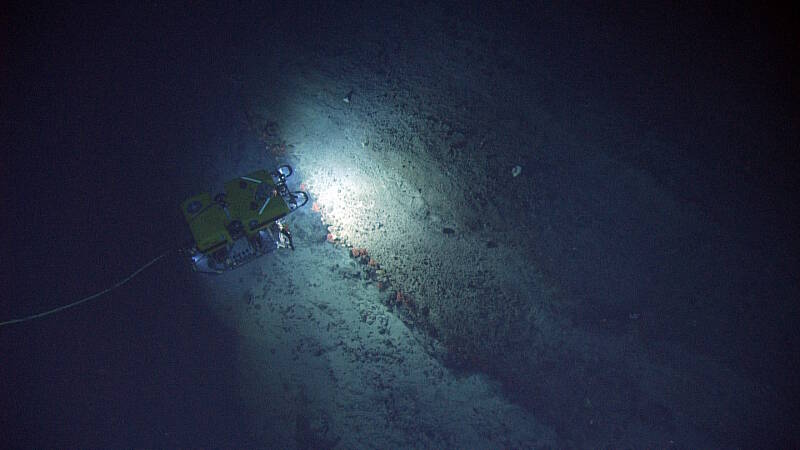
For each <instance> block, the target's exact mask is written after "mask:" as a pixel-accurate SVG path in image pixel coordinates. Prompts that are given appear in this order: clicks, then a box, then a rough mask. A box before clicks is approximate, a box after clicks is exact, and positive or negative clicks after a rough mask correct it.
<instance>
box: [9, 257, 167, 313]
mask: <svg viewBox="0 0 800 450" xmlns="http://www.w3.org/2000/svg"><path fill="white" fill-rule="evenodd" d="M171 251H172V250H170V251H167V252H164V253H162V254H161V255H159V256H157V257H155V258H153V259H152V260H151V261H150V262H149V263H147V264H145V265H143V266H142V267H140V268H139V270H137V271H136V272H133V273H132V274H130V275H128V277H127V278H125V279H124V280H122V281H120V282H118V283H117V284H115V285H113V286H111V287H110V288H108V289H105V290H103V291H100V292H98V293H96V294H94V295H90V296H88V297H86V298H82V299H80V300H78V301H76V302H73V303H70V304H68V305H64V306H59V307H58V308H55V309H51V310H49V311H45V312H41V313H39V314H33V315H30V316H27V317H21V318H19V319H11V320H6V321H5V322H0V327H4V326H6V325H11V324H14V323H20V322H27V321H29V320H33V319H38V318H40V317H45V316H49V315H50V314H55V313H57V312H59V311H63V310H65V309H68V308H72V307H73V306H78V305H80V304H81V303H86V302H88V301H89V300H94V299H96V298H97V297H101V296H103V295H105V294H108V293H109V292H111V291H113V290H114V289H116V288H118V287H120V286H122V285H123V284H125V283H127V282H128V281H131V279H133V277H135V276H136V275H139V273H140V272H141V271H143V270H145V269H147V268H148V267H150V266H152V265H153V264H155V263H156V261H158V260H159V259H161V258H163V257H165V256H167V255H168V254H169V253H170V252H171Z"/></svg>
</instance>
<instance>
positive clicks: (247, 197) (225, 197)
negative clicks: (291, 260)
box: [181, 165, 308, 273]
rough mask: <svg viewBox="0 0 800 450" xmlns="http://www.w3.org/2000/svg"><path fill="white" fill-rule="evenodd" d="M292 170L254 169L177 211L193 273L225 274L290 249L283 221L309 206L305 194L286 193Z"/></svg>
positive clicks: (186, 202) (290, 242)
mask: <svg viewBox="0 0 800 450" xmlns="http://www.w3.org/2000/svg"><path fill="white" fill-rule="evenodd" d="M293 172H294V171H293V170H292V168H291V166H288V165H284V166H280V167H278V168H277V169H276V170H274V171H272V172H269V171H267V170H257V171H255V172H252V173H250V174H248V175H246V176H241V177H238V178H234V179H233V180H230V181H228V182H227V183H225V192H222V193H219V194H217V195H215V196H214V197H212V196H211V194H209V193H207V192H204V193H202V194H198V195H195V196H193V197H190V198H188V199H186V200H185V201H184V202H183V203H182V204H181V211H183V217H184V218H185V219H186V223H187V224H188V225H189V229H190V230H191V232H192V237H193V242H192V244H191V245H190V247H189V248H188V249H187V251H186V253H187V254H188V255H189V256H190V259H191V265H192V269H193V270H195V271H198V272H205V273H223V272H226V271H229V270H232V269H235V268H237V267H240V266H242V265H244V264H246V263H248V262H250V261H252V260H254V259H256V258H257V257H259V256H262V255H264V254H267V253H270V252H272V251H273V250H275V249H277V248H291V249H292V250H294V244H293V243H292V235H291V233H290V231H289V227H288V226H287V225H286V224H285V223H284V218H285V217H286V216H287V215H289V214H291V213H292V212H294V211H295V210H297V209H298V208H300V207H302V206H303V205H305V204H306V203H307V202H308V194H306V193H305V192H303V191H295V192H291V191H289V188H288V187H287V186H286V179H287V178H289V177H290V176H292V173H293Z"/></svg>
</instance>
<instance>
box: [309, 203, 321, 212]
mask: <svg viewBox="0 0 800 450" xmlns="http://www.w3.org/2000/svg"><path fill="white" fill-rule="evenodd" d="M319 209H320V208H319V203H317V202H314V203H313V204H311V210H312V211H314V212H315V213H318V212H319Z"/></svg>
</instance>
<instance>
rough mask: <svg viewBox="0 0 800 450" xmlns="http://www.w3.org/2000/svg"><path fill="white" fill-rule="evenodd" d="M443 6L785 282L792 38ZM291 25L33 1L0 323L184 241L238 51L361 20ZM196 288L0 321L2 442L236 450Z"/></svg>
mask: <svg viewBox="0 0 800 450" xmlns="http://www.w3.org/2000/svg"><path fill="white" fill-rule="evenodd" d="M449 8H451V11H452V14H453V16H454V17H463V18H464V19H469V20H473V21H477V22H480V21H482V20H485V22H484V24H485V26H488V27H493V28H494V29H497V30H503V31H502V32H498V35H499V36H503V40H502V42H498V45H499V46H502V48H503V51H502V52H498V54H500V53H503V54H507V55H508V54H511V55H516V58H515V61H516V62H514V63H515V64H522V65H524V64H525V61H526V58H527V57H535V58H537V60H538V61H546V62H547V63H548V67H549V68H548V70H550V71H551V73H552V74H553V76H554V77H555V78H556V79H557V80H558V83H559V84H558V85H557V87H558V89H554V91H553V92H552V93H550V94H549V97H547V96H546V97H547V98H545V100H548V101H549V102H550V104H551V108H552V110H553V111H554V113H556V114H563V116H564V117H565V120H566V119H567V118H569V116H570V115H571V114H574V112H573V111H574V109H575V106H574V105H577V104H581V103H582V102H590V103H592V104H594V105H600V106H601V107H602V108H606V109H607V110H608V111H611V112H612V114H614V115H621V116H624V117H627V118H629V120H630V122H629V124H630V126H631V127H633V128H635V129H636V130H639V131H640V132H642V133H644V134H650V135H654V136H657V137H659V138H660V139H663V140H664V142H666V143H667V144H669V148H672V149H675V150H674V151H675V153H674V154H670V155H664V154H663V153H659V152H658V151H654V152H642V151H641V150H640V149H633V148H631V149H626V148H620V149H619V150H618V152H617V153H616V154H615V155H614V156H616V157H618V158H620V159H622V160H625V161H627V162H631V163H634V164H635V165H637V167H642V168H645V169H646V170H648V171H650V172H651V173H653V174H654V175H655V176H656V177H660V179H662V180H664V182H665V183H666V184H668V185H669V184H670V180H675V179H677V180H681V181H680V182H675V183H673V184H672V185H671V189H673V190H674V192H675V193H676V194H677V195H678V196H679V197H682V198H684V199H685V200H686V201H691V202H696V203H698V204H701V205H703V207H705V208H707V210H708V211H710V214H711V215H712V218H713V219H712V220H714V221H716V222H718V223H721V224H722V225H723V226H725V227H727V228H728V229H731V230H734V231H733V232H732V233H733V234H734V235H736V236H740V237H741V239H740V242H739V243H738V244H737V245H739V246H740V247H737V248H740V249H743V250H741V251H744V252H749V251H750V250H752V252H756V253H759V254H760V255H763V256H762V258H763V259H764V260H768V261H771V262H772V263H774V264H775V266H776V267H777V268H778V269H777V270H781V271H782V272H781V273H792V270H793V269H792V268H793V267H794V268H796V262H797V261H796V256H795V255H796V250H797V246H796V238H795V237H794V234H793V233H792V231H793V230H796V225H797V223H796V221H795V219H794V217H793V216H794V214H795V213H796V212H797V211H796V210H797V208H796V205H795V202H794V199H793V194H795V193H796V188H797V185H796V178H795V174H796V170H797V168H798V165H797V155H794V154H791V152H790V150H796V149H797V142H798V141H797V117H798V115H797V110H796V107H795V106H794V105H796V104H797V100H798V99H797V90H796V86H794V85H792V84H791V80H792V78H793V76H794V75H796V72H795V71H794V69H792V68H791V67H792V66H791V62H792V59H791V58H794V57H796V46H795V44H791V43H790V42H797V40H796V39H793V38H796V36H795V35H793V34H792V33H790V32H789V31H788V30H789V28H788V26H787V25H786V22H785V19H782V18H781V15H780V12H772V11H766V12H764V11H761V12H754V11H748V10H726V11H712V10H705V9H702V8H695V9H683V10H673V9H670V8H668V7H663V8H650V9H647V8H645V9H633V8H599V7H583V6H572V7H570V8H569V9H568V10H556V9H554V8H553V7H545V6H542V5H537V6H535V7H530V8H527V7H526V8H521V7H518V6H514V7H508V8H504V7H500V8H492V9H491V11H487V10H486V9H482V8H480V7H474V8H472V7H468V6H465V5H463V4H461V3H460V2H456V3H453V4H452V5H450V6H449ZM401 9H402V8H401ZM406 9H408V10H409V11H412V10H413V5H409V6H408V7H407V8H406ZM303 13H304V14H305V15H303V14H301V11H300V10H297V11H295V12H294V13H292V10H290V9H287V8H281V9H275V8H271V7H263V8H261V7H258V8H250V7H244V6H241V5H240V6H239V7H218V8H217V7H207V6H204V5H197V4H185V5H180V6H172V7H164V6H160V5H156V4H147V5H136V6H124V7H116V6H106V7H94V8H71V9H60V8H53V7H52V6H48V7H44V6H40V7H37V6H35V5H30V4H26V5H25V6H24V7H22V6H20V5H17V6H16V7H13V8H11V9H10V10H9V11H8V12H7V13H6V14H5V15H4V17H3V29H4V31H3V32H2V33H3V42H5V44H3V56H2V58H3V64H2V99H3V100H2V129H3V136H2V138H3V147H4V148H3V164H2V167H0V170H2V177H3V185H2V189H3V191H2V194H3V202H4V212H3V215H2V220H3V222H2V223H3V228H4V230H5V233H4V234H3V237H2V239H3V241H2V242H3V244H4V247H5V249H6V250H5V252H4V255H3V259H2V261H3V263H4V264H3V265H4V268H5V270H3V271H2V274H0V277H1V278H0V279H1V280H2V286H3V292H4V294H3V296H2V297H3V300H2V306H3V318H5V316H9V317H18V316H21V315H25V314H28V313H31V312H35V311H40V310H42V309H47V308H50V307H54V306H57V305H60V304H62V303H63V301H64V300H65V299H78V298H81V297H84V296H86V295H89V294H92V293H94V292H97V291H99V290H101V289H103V288H105V287H107V286H108V285H109V284H110V283H113V282H115V281H117V280H119V279H120V277H122V276H124V275H125V274H127V273H130V271H131V270H132V269H134V268H136V267H138V266H140V265H141V264H144V263H145V262H147V261H148V260H149V259H150V258H152V257H153V256H154V255H157V254H159V253H160V252H162V251H164V250H167V249H170V248H174V247H177V246H178V245H179V244H180V243H181V242H182V241H183V240H184V239H185V238H186V235H185V234H184V227H183V223H182V221H181V218H180V217H179V216H178V215H177V211H175V205H176V204H177V203H178V202H180V201H181V200H182V199H183V198H184V196H185V195H186V194H188V193H190V192H192V191H193V190H195V189H197V188H198V187H203V183H202V181H198V180H197V179H196V178H195V177H196V176H197V175H196V174H197V171H196V169H197V168H198V167H199V166H200V164H199V163H198V162H197V161H196V160H195V156H196V154H197V153H198V149H207V146H208V145H209V142H213V141H215V140H217V139H218V138H219V137H220V136H224V135H225V134H226V133H231V132H232V130H234V129H235V128H236V126H237V125H236V122H237V120H239V118H238V117H237V114H239V113H238V112H237V111H239V109H238V107H239V102H240V98H239V97H238V95H239V93H238V92H237V91H236V87H235V83H231V81H230V73H231V66H232V65H234V64H235V62H234V61H235V60H236V61H241V59H238V60H237V59H236V58H238V57H241V58H247V57H251V56H253V55H252V54H249V53H252V52H258V51H261V50H263V48H261V47H259V46H255V47H252V46H251V42H253V41H254V38H255V37H256V36H258V35H259V32H260V30H263V29H265V28H270V29H274V28H275V27H278V28H280V27H284V28H285V31H286V33H287V34H289V35H291V36H292V37H293V38H294V39H299V40H302V39H305V38H306V37H304V32H305V31H307V32H308V36H307V39H322V38H320V36H319V35H318V34H315V32H314V31H313V30H314V29H315V27H316V29H318V30H324V29H325V24H326V23H327V22H328V21H330V20H349V21H352V22H353V23H354V24H356V23H358V22H359V19H360V18H362V16H368V15H369V10H368V9H367V8H358V7H355V6H354V5H351V4H348V5H342V6H341V7H336V8H326V9H324V10H321V11H320V12H319V15H317V16H314V13H313V12H310V11H309V10H305V11H304V12H303ZM287 17H288V18H290V20H287V19H286V18H287ZM398 20H400V19H398ZM303 27H307V28H303ZM356 28H357V27H354V29H356ZM304 30H305V31H304ZM412 32H413V30H412ZM273 50H274V49H273ZM790 55H791V57H790ZM499 63H502V61H499ZM234 72H235V70H234ZM675 160H682V161H688V162H690V164H681V165H678V166H676V165H675V164H672V163H671V162H672V161H675ZM686 167H691V168H692V169H690V170H689V171H690V172H691V173H690V174H687V169H686ZM691 175H699V176H691ZM685 180H689V182H683V181H685ZM722 263H723V264H724V263H725V261H722ZM737 273H739V272H736V271H734V272H733V275H731V279H729V280H723V281H722V282H723V283H725V282H733V281H734V280H733V278H734V277H735V276H736V274H737ZM794 273H795V274H796V272H794ZM188 277H189V274H187V272H186V270H185V268H183V267H182V265H181V264H180V263H179V261H177V260H176V258H175V257H174V256H171V257H168V258H166V259H165V260H164V261H162V262H160V263H159V264H158V266H157V267H155V268H154V269H153V270H150V271H148V272H146V273H144V274H143V275H141V276H140V277H139V278H137V279H136V280H135V281H133V282H132V283H131V284H130V285H128V286H127V287H126V288H125V289H123V290H120V291H119V292H118V293H116V294H115V295H114V297H113V301H108V302H105V301H103V302H98V303H96V304H90V305H86V306H84V307H81V308H80V309H78V310H73V311H67V312H64V313H61V314H59V315H57V316H54V317H51V318H48V319H44V320H42V321H38V322H36V323H31V324H26V325H23V326H18V327H14V328H6V329H3V330H2V332H0V352H2V353H1V354H2V361H1V363H0V379H2V385H1V386H2V387H0V393H1V394H2V396H3V399H4V405H6V407H5V408H3V409H2V413H0V418H2V425H1V426H0V427H1V428H2V429H3V430H6V431H4V432H3V434H4V435H6V436H10V440H9V441H6V442H8V443H10V444H11V445H13V446H24V447H64V446H66V447H109V446H111V447H114V446H126V447H127V446H137V447H138V446H143V447H151V446H159V447H160V446H190V447H191V446H201V445H202V446H212V447H213V446H241V445H247V440H246V438H245V436H244V432H243V429H242V426H241V425H240V424H241V423H242V420H243V415H244V414H245V413H244V411H243V410H242V406H241V404H240V403H239V401H238V391H237V386H236V384H235V383H236V378H237V374H236V373H235V361H234V358H235V354H236V345H237V343H236V339H235V336H233V335H232V332H231V330H227V329H225V328H224V327H222V325H221V324H219V323H217V322H215V321H214V319H213V316H212V315H211V314H209V313H208V312H207V311H205V310H204V306H203V302H202V300H201V299H200V297H201V295H202V293H199V292H193V291H191V289H192V288H191V286H192V283H191V282H189V281H188ZM796 281H797V280H796V275H795V279H794V280H790V279H778V280H777V281H776V282H775V283H771V286H772V287H773V288H774V290H772V291H770V292H769V299H770V305H769V306H768V308H770V309H771V310H770V311H771V312H770V313H769V317H776V318H777V317H783V320H780V321H776V322H774V323H773V325H774V327H775V328H776V330H775V333H772V334H769V338H770V339H769V340H768V341H765V343H764V345H769V346H770V347H769V348H766V349H765V350H764V352H765V353H766V354H769V355H774V357H772V358H770V363H769V364H768V365H767V366H768V368H769V372H770V382H775V383H782V384H780V386H781V387H785V388H786V389H787V391H786V392H787V393H788V394H789V395H792V396H794V395H796V394H797V391H796V386H795V385H794V382H790V381H786V378H787V376H788V375H787V374H789V373H791V371H792V369H796V368H797V364H796V363H797V360H796V356H793V354H792V352H791V351H790V350H789V349H790V348H792V347H793V346H795V345H796V344H797V343H798V339H797V336H796V333H793V332H792V331H791V330H789V329H787V327H788V326H787V323H789V324H790V323H792V322H793V321H794V320H796V316H795V313H796V307H794V306H787V305H792V300H791V299H789V298H787V297H786V295H789V293H792V292H796V287H795V286H794V284H795V283H796ZM717 282H718V281H717ZM776 283H777V284H780V286H777V287H776ZM735 288H736V289H746V287H741V286H739V285H737V287H735ZM759 288H760V287H759ZM187 289H188V291H187ZM732 293H733V294H732V295H735V294H736V292H735V291H732ZM719 308H720V309H725V308H726V305H719ZM679 332H680V330H678V333H679ZM746 336H747V335H745V338H746ZM759 345H762V344H761V343H759V342H755V343H753V346H754V348H757V347H758V346H759ZM748 357H751V355H750V354H749V353H748ZM764 360H766V359H764ZM764 360H762V359H756V360H755V361H753V362H752V363H750V366H754V365H762V366H763V364H761V362H763V361H764ZM755 373H756V374H757V375H759V376H763V375H764V374H763V373H758V371H756V372H755ZM782 378H783V379H784V381H780V380H781V379H782ZM9 405H10V406H11V407H9ZM8 430H13V431H12V432H11V433H9V431H8Z"/></svg>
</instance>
